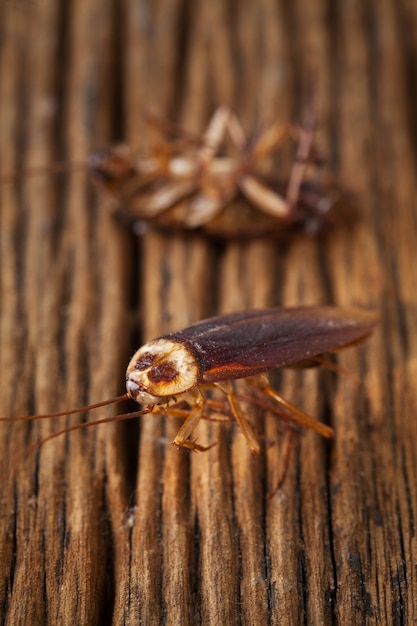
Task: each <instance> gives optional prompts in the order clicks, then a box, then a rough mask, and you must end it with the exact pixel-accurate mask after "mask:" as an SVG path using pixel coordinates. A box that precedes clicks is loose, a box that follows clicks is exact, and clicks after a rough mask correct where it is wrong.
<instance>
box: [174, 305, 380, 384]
mask: <svg viewBox="0 0 417 626" xmlns="http://www.w3.org/2000/svg"><path fill="white" fill-rule="evenodd" d="M376 323H377V318H376V316H375V314H374V313H372V312H370V311H363V310H361V309H355V308H349V309H342V308H336V307H292V308H291V307H290V308H287V307H276V308H271V309H260V310H253V311H243V312H240V313H230V314H226V315H219V316H216V317H211V318H208V319H206V320H203V321H202V322H199V323H197V324H194V325H193V326H190V327H188V328H185V329H184V330H181V331H179V332H177V333H172V334H171V335H166V337H169V338H170V339H174V340H176V341H180V342H181V343H184V344H185V345H187V346H188V347H189V349H190V350H192V352H193V353H194V355H195V357H196V359H197V360H198V363H199V365H200V380H199V382H200V383H202V382H217V381H221V380H233V379H236V378H244V377H245V376H252V375H255V374H260V373H262V372H266V371H267V370H270V369H274V368H279V367H283V366H285V365H293V364H295V363H298V362H299V361H302V360H304V359H308V358H310V357H313V356H316V355H318V354H322V353H324V352H331V351H333V350H337V349H339V348H342V347H344V346H346V345H348V344H350V343H353V342H356V341H358V340H360V339H362V338H365V337H366V336H367V335H369V334H370V333H371V331H372V329H373V327H374V326H375V324H376Z"/></svg>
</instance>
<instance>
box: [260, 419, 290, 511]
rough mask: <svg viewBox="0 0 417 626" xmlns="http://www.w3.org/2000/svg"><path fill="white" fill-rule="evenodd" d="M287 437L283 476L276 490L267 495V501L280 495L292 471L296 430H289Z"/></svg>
mask: <svg viewBox="0 0 417 626" xmlns="http://www.w3.org/2000/svg"><path fill="white" fill-rule="evenodd" d="M286 435H287V443H286V446H285V452H284V464H283V468H282V472H281V476H280V477H279V480H278V484H277V486H276V487H275V489H273V490H272V491H270V492H269V493H268V494H267V496H266V499H267V500H271V498H273V497H274V496H275V494H276V493H278V491H279V490H280V489H281V487H282V485H283V484H284V483H285V479H286V478H287V475H288V470H289V469H290V461H291V452H292V444H293V441H294V430H293V429H292V428H287V432H286Z"/></svg>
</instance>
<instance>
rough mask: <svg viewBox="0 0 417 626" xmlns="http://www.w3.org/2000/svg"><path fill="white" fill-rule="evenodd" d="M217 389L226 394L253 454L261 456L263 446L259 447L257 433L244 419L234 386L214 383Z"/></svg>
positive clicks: (226, 383) (227, 383) (228, 383)
mask: <svg viewBox="0 0 417 626" xmlns="http://www.w3.org/2000/svg"><path fill="white" fill-rule="evenodd" d="M214 384H215V386H216V387H218V388H219V389H221V390H222V391H223V393H225V394H226V397H227V401H228V402H229V405H230V408H231V411H232V414H233V416H234V418H235V419H236V421H237V423H238V424H239V426H240V429H241V431H242V434H243V436H244V437H245V439H246V442H247V444H248V446H249V448H250V449H251V451H252V452H253V454H259V453H260V451H261V446H260V445H259V441H258V440H257V439H256V437H255V433H254V432H253V430H252V427H251V425H250V424H249V422H248V421H247V420H246V419H245V418H244V416H243V414H242V412H241V409H240V405H239V401H238V399H237V397H236V394H235V392H234V390H233V387H232V384H231V383H230V382H225V383H214Z"/></svg>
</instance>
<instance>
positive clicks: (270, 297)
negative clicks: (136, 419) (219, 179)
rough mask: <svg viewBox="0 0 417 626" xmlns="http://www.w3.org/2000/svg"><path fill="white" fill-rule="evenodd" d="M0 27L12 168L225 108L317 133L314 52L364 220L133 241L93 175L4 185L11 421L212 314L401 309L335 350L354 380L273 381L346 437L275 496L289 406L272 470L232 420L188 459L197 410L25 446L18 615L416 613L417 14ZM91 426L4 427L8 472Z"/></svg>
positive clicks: (203, 430)
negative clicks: (308, 231) (275, 233)
mask: <svg viewBox="0 0 417 626" xmlns="http://www.w3.org/2000/svg"><path fill="white" fill-rule="evenodd" d="M0 24H1V26H0V32H1V39H0V46H1V47H0V54H1V56H0V64H1V66H0V125H1V128H0V172H2V173H8V172H12V171H19V170H20V171H21V170H24V169H25V168H27V167H30V166H34V165H42V164H50V163H52V162H54V161H57V160H59V159H63V160H70V161H75V160H83V159H85V158H86V157H87V155H89V154H90V153H91V151H92V150H94V149H96V148H98V147H101V146H103V145H107V144H108V143H109V142H111V141H114V140H116V139H124V140H125V141H126V142H128V143H129V144H130V145H132V146H133V147H134V148H138V147H145V146H146V145H147V143H146V142H147V129H146V126H145V123H144V115H145V113H148V112H152V113H156V114H159V115H162V116H164V117H166V118H167V119H170V120H173V121H176V122H178V123H181V124H183V125H184V126H185V127H186V128H187V129H189V130H194V131H196V132H201V131H202V129H203V128H204V126H205V124H206V123H207V121H208V118H209V116H210V115H211V113H212V112H213V110H214V108H215V107H216V106H217V105H219V104H229V105H231V106H232V107H233V108H234V109H235V110H236V111H237V113H238V115H239V116H240V117H241V119H242V122H243V124H244V126H245V128H246V129H247V130H248V131H251V130H252V129H254V128H255V127H256V125H257V124H259V123H260V122H264V121H265V120H272V119H279V120H282V121H286V120H288V119H293V120H297V119H299V116H300V113H301V111H302V105H303V101H302V87H303V84H304V77H305V76H304V74H305V72H304V70H305V67H306V59H307V58H308V57H309V56H313V57H314V59H315V60H316V63H317V65H318V68H319V75H320V85H319V93H320V113H319V117H320V127H319V132H318V141H319V142H320V144H321V145H322V146H323V148H324V149H325V150H326V151H327V153H328V155H329V159H330V164H331V166H332V169H333V170H334V172H335V173H337V174H338V175H339V176H340V177H341V178H342V180H344V181H345V182H346V184H348V185H349V186H351V187H353V188H354V189H355V190H356V191H357V192H358V194H359V197H360V206H361V211H362V213H363V216H364V219H363V221H362V222H361V223H360V225H359V226H358V227H357V228H356V229H355V230H354V231H353V232H346V231H338V232H335V233H334V235H333V236H332V237H330V238H328V239H327V240H324V241H323V240H321V241H314V240H309V239H305V238H298V239H295V240H293V241H288V242H286V243H284V244H282V245H279V246H278V245H277V244H276V243H271V242H269V243H268V242H266V241H257V242H252V243H246V244H244V243H234V244H225V245H224V244H218V243H214V242H212V241H206V240H204V239H203V238H197V237H196V238H193V237H189V238H182V237H181V236H175V237H174V236H172V237H169V236H167V235H161V234H157V233H153V232H149V233H147V234H146V235H145V236H144V237H143V238H141V239H138V238H136V237H135V236H134V235H133V234H132V233H130V232H128V230H127V229H126V228H125V227H124V226H123V225H121V224H120V223H118V221H117V220H115V219H114V218H113V217H112V216H111V214H110V212H109V211H108V210H107V208H108V207H107V206H106V205H107V202H106V200H105V199H103V198H101V197H99V196H98V195H97V194H96V193H94V191H93V190H92V187H91V184H90V183H89V182H88V180H87V176H86V175H84V174H80V173H78V174H72V175H66V176H59V177H58V176H55V177H54V176H51V175H45V176H39V177H33V178H24V177H23V178H21V179H18V180H16V181H15V182H14V183H12V184H8V185H5V184H3V185H2V186H1V188H0V194H1V214H0V219H1V222H0V229H1V245H0V264H1V265H0V278H1V282H0V297H1V301H0V307H1V318H0V372H1V377H0V414H1V415H22V414H23V415H24V414H29V413H33V412H46V411H56V410H60V409H65V408H70V407H74V406H79V405H80V404H84V403H86V402H90V401H91V402H93V401H98V400H102V399H106V398H109V397H112V396H113V395H115V394H117V393H120V392H122V391H123V381H124V370H125V366H126V364H127V361H128V359H129V357H130V355H131V354H132V353H133V352H134V350H135V349H136V348H137V347H138V345H140V343H141V342H143V341H144V340H146V339H149V338H152V337H154V336H157V335H159V334H161V333H163V332H166V331H169V330H176V329H179V328H181V327H184V326H186V325H188V324H190V323H192V322H194V321H196V320H198V319H200V318H202V317H205V316H207V315H210V314H212V313H215V312H217V311H220V312H221V311H230V310H235V309H242V308H247V307H254V306H265V305H271V304H286V305H294V304H324V303H330V304H337V305H350V304H354V305H358V306H363V307H367V308H372V309H375V310H377V311H379V312H380V316H381V325H380V328H379V329H378V331H377V332H376V333H375V334H374V336H373V338H372V339H371V340H370V341H369V342H367V343H366V344H364V345H363V346H361V347H359V348H355V349H351V350H348V351H346V352H343V353H341V354H340V357H339V362H340V364H341V365H342V366H343V367H344V368H346V369H348V370H349V371H350V372H352V374H353V375H354V376H357V377H358V380H356V381H355V379H354V378H351V377H348V376H335V375H334V374H331V373H326V372H316V371H308V372H306V373H300V372H289V373H288V372H285V373H282V376H280V377H279V378H278V380H277V383H279V389H280V391H281V393H282V394H283V395H284V396H286V397H288V398H289V399H291V400H292V401H293V402H295V403H297V404H299V405H300V406H302V407H303V408H305V409H306V410H308V411H309V412H311V413H312V414H313V415H315V416H317V417H320V418H322V419H327V420H328V421H329V422H330V423H331V424H332V425H334V427H335V429H336V439H335V441H334V442H333V443H331V444H328V443H326V442H325V441H323V440H321V439H320V438H319V437H318V436H317V435H316V434H314V433H310V432H304V433H301V434H300V436H299V437H298V438H297V441H296V443H295V446H294V451H293V456H292V459H291V464H290V470H289V475H288V478H287V481H286V483H285V485H284V488H283V489H282V491H281V492H280V493H279V494H278V495H277V496H276V497H275V498H273V499H272V500H267V499H266V498H265V495H266V493H267V492H268V489H270V488H271V487H272V486H273V485H274V484H276V481H277V477H278V476H279V473H280V471H281V468H282V454H281V453H282V449H283V448H282V433H281V431H280V428H279V424H277V421H276V419H274V418H273V417H271V416H269V417H265V418H264V417H263V416H259V417H258V428H259V429H261V430H262V429H263V430H264V432H265V433H266V436H267V437H268V438H270V439H272V440H274V441H276V442H277V443H276V445H275V446H274V447H272V448H271V449H270V450H268V451H267V453H265V454H262V455H260V457H259V458H256V459H254V458H252V457H251V454H250V453H249V451H248V449H247V446H246V444H245V442H244V441H243V438H242V436H241V435H240V433H239V432H238V431H237V429H235V428H234V427H232V426H230V425H214V424H202V425H201V427H200V431H199V440H200V441H201V442H204V441H211V440H213V439H217V440H219V445H218V446H216V447H214V448H213V449H211V450H210V451H209V452H207V453H205V454H194V455H192V454H188V453H187V452H186V451H185V452H178V451H177V450H173V449H169V448H168V443H169V442H170V440H171V439H172V438H173V436H174V434H175V432H176V430H177V429H178V422H177V421H176V420H174V419H165V418H162V417H157V416H152V417H146V418H144V419H143V420H142V421H141V422H140V423H139V424H134V423H125V424H110V425H105V426H100V427H98V428H93V429H86V430H85V431H82V432H77V433H73V434H71V435H69V436H67V437H62V438H59V439H56V440H55V441H54V442H51V443H49V444H46V445H45V446H44V447H43V448H42V449H41V450H40V451H39V452H38V453H34V454H32V455H30V456H29V457H27V459H26V460H25V461H23V462H22V463H20V464H19V466H18V467H17V468H16V470H15V471H14V472H13V474H12V476H11V477H10V479H9V480H8V481H7V482H6V483H5V484H2V487H1V496H0V498H1V504H0V507H1V508H0V612H1V619H2V623H5V624H12V625H13V626H15V625H17V624H28V623H31V624H138V623H143V624H196V623H203V624H301V623H304V624H329V625H330V624H340V625H345V624H398V625H400V624H401V625H404V624H415V623H417V574H416V561H417V559H416V556H417V555H416V550H417V546H416V536H415V532H416V530H415V520H416V514H417V469H416V468H417V462H416V449H417V420H416V408H417V394H416V380H417V262H416V260H417V259H416V250H417V224H416V216H417V213H416V208H417V207H416V158H417V153H416V146H417V121H416V120H417V118H416V113H415V112H416V110H417V109H416V106H417V102H416V100H417V92H416V80H417V5H416V3H415V2H412V1H411V0H408V1H407V0H400V1H399V2H398V1H396V0H382V1H381V2H371V1H366V2H360V1H359V0H349V1H348V0H342V1H340V2H323V1H320V0H313V1H311V0H298V1H296V2H293V3H286V2H284V1H280V2H275V1H274V2H273V1H272V0H258V1H257V2H249V1H248V0H245V1H242V2H234V1H232V0H227V1H226V2H225V1H221V0H196V1H195V2H194V1H193V2H181V1H180V0H158V1H156V2H153V1H151V0H148V1H143V2H139V1H135V0H130V1H129V0H126V1H125V2H116V0H114V1H113V2H111V1H109V0H73V2H68V3H66V2H64V0H61V1H58V2H57V0H39V1H37V0H34V1H32V2H29V1H26V0H5V1H4V2H2V4H1V5H0ZM112 412H113V413H114V409H109V410H102V411H99V412H98V417H99V416H104V415H111V414H112ZM73 421H74V419H72V420H70V418H62V419H59V420H55V421H54V422H50V421H48V422H42V423H40V422H37V423H32V424H22V423H5V424H1V433H2V436H1V441H0V446H1V452H0V454H1V461H2V466H4V467H7V466H8V465H9V464H10V462H12V460H13V459H14V458H15V457H16V456H17V455H18V454H19V452H21V451H22V450H23V449H24V448H25V446H26V445H28V443H29V442H30V441H36V440H37V439H38V438H39V437H40V436H43V435H45V434H47V433H49V432H52V431H53V430H55V429H56V428H59V427H62V426H63V425H65V424H67V423H72V422H73Z"/></svg>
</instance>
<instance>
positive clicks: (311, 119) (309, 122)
mask: <svg viewBox="0 0 417 626" xmlns="http://www.w3.org/2000/svg"><path fill="white" fill-rule="evenodd" d="M308 91H309V93H308V100H307V105H306V110H305V113H304V119H303V123H302V125H301V128H300V137H299V142H298V147H297V153H296V158H295V163H294V165H293V167H292V170H291V173H290V179H289V181H288V187H287V196H286V199H287V202H288V204H289V206H290V207H293V206H295V204H296V203H297V201H298V195H299V193H300V187H301V183H302V182H303V178H304V174H305V171H306V168H307V165H308V161H309V158H310V154H311V150H312V148H313V139H314V131H315V129H316V121H317V89H316V84H315V77H314V76H313V75H312V76H311V77H310V81H309V85H308Z"/></svg>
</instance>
